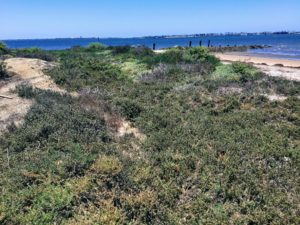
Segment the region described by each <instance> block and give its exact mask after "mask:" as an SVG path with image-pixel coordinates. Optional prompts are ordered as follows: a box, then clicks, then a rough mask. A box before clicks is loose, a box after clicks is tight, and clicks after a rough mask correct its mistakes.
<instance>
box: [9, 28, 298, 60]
mask: <svg viewBox="0 0 300 225" xmlns="http://www.w3.org/2000/svg"><path fill="white" fill-rule="evenodd" d="M208 40H211V44H212V45H214V46H219V45H222V46H226V45H230V46H233V45H270V46H272V48H267V49H260V50H251V53H253V54H258V55H263V56H268V57H276V58H285V59H291V60H300V35H298V34H294V35H250V36H210V37H196V38H103V39H97V38H72V39H68V38H65V39H38V40H4V42H5V43H6V44H7V45H8V46H9V47H10V48H28V47H39V48H42V49H46V50H62V49H67V48H70V47H72V46H87V45H89V44H90V43H92V42H98V41H99V42H101V43H103V44H105V45H108V46H120V45H146V46H148V47H151V48H152V45H153V43H156V46H157V49H160V48H166V47H173V46H176V45H178V46H187V45H188V44H189V42H190V41H192V43H193V46H198V45H199V43H200V41H202V45H207V43H208Z"/></svg>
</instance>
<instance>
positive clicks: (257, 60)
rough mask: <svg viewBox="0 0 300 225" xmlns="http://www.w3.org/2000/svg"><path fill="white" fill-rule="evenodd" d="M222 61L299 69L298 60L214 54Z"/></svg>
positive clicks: (242, 53)
mask: <svg viewBox="0 0 300 225" xmlns="http://www.w3.org/2000/svg"><path fill="white" fill-rule="evenodd" d="M214 55H215V56H217V57H218V58H219V59H221V60H222V61H229V62H236V61H241V62H247V63H254V64H263V65H268V66H284V67H293V68H300V60H288V59H278V58H271V57H270V58H267V57H261V56H252V55H247V54H246V53H244V52H232V53H215V54H214Z"/></svg>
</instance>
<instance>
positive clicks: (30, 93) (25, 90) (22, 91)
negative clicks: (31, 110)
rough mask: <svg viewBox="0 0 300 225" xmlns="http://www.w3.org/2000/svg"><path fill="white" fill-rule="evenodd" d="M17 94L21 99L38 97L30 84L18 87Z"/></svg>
mask: <svg viewBox="0 0 300 225" xmlns="http://www.w3.org/2000/svg"><path fill="white" fill-rule="evenodd" d="M16 92H17V93H18V95H19V97H21V98H29V99H30V98H33V97H35V95H36V91H35V90H34V89H33V87H32V86H31V85H29V84H21V85H18V86H17V87H16Z"/></svg>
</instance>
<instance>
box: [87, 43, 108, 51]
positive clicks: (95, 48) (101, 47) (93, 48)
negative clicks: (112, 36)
mask: <svg viewBox="0 0 300 225" xmlns="http://www.w3.org/2000/svg"><path fill="white" fill-rule="evenodd" d="M104 49H106V47H105V45H103V44H101V43H97V42H96V43H91V44H89V45H88V47H87V50H88V51H99V50H104Z"/></svg>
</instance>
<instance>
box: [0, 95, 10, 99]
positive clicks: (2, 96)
mask: <svg viewBox="0 0 300 225" xmlns="http://www.w3.org/2000/svg"><path fill="white" fill-rule="evenodd" d="M0 98H7V99H13V98H12V97H8V96H4V95H0Z"/></svg>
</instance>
